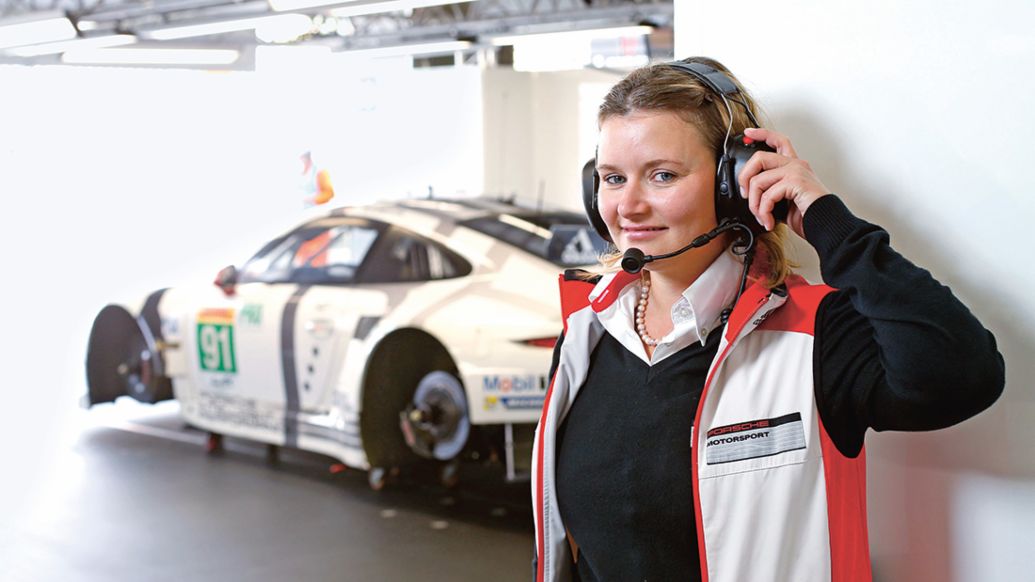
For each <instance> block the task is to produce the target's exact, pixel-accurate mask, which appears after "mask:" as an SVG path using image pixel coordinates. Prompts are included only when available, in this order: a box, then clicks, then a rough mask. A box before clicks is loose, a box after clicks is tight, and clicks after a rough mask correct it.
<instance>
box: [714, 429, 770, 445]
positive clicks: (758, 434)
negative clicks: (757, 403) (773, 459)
mask: <svg viewBox="0 0 1035 582" xmlns="http://www.w3.org/2000/svg"><path fill="white" fill-rule="evenodd" d="M767 436H769V431H765V432H756V433H751V434H744V435H740V436H731V437H723V438H721V439H712V440H710V441H708V446H709V447H710V446H712V445H728V444H730V443H739V442H741V441H746V440H749V439H764V438H766V437H767Z"/></svg>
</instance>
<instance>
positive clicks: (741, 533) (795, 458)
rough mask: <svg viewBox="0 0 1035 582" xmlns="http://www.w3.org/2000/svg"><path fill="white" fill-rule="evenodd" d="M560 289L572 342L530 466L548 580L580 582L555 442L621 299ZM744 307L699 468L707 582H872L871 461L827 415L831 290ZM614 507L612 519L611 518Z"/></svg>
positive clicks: (729, 333)
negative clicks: (818, 340)
mask: <svg viewBox="0 0 1035 582" xmlns="http://www.w3.org/2000/svg"><path fill="white" fill-rule="evenodd" d="M631 280H633V279H632V278H629V277H623V276H622V274H621V273H620V274H619V275H618V276H616V277H615V279H614V281H613V282H612V285H609V287H611V288H613V289H611V290H610V292H609V291H607V290H605V291H604V292H603V293H601V294H600V296H598V297H596V298H594V301H593V303H590V298H589V293H590V291H592V290H593V288H594V285H593V284H591V283H589V282H585V281H566V280H565V279H564V277H563V276H562V277H561V307H562V311H563V313H564V326H565V327H564V329H565V336H564V343H563V345H562V346H561V352H560V359H559V363H558V366H557V370H556V372H555V374H554V377H553V378H552V379H551V383H550V388H549V391H548V392H547V395H546V401H545V404H544V405H543V411H542V415H541V417H540V421H539V426H538V428H537V429H536V438H535V445H534V449H533V460H532V467H533V468H532V502H533V510H534V513H535V529H536V553H537V571H536V582H547V581H549V582H560V581H566V580H570V579H571V577H572V576H571V569H572V554H571V548H570V546H569V543H568V540H567V538H566V534H565V528H564V524H563V523H562V521H561V515H560V511H559V510H558V507H557V491H556V487H555V482H554V479H555V475H556V471H555V467H556V460H555V457H554V453H555V450H556V441H555V437H556V433H557V428H558V426H560V424H561V422H562V420H563V419H564V417H565V415H566V414H567V413H568V410H570V408H571V404H572V402H574V399H575V396H576V394H577V392H578V390H579V388H580V387H581V386H582V384H583V383H584V382H585V380H586V376H587V374H588V368H589V359H590V354H592V352H593V349H594V347H595V346H596V344H597V342H598V341H599V339H600V338H601V336H602V335H603V334H604V333H606V332H605V331H604V330H603V327H602V326H601V324H600V322H599V321H598V319H597V317H596V313H595V312H594V309H596V310H598V311H599V310H602V309H605V308H606V307H607V306H608V305H609V303H610V302H611V301H613V300H614V298H615V297H616V296H617V295H618V292H619V291H620V290H621V287H622V286H624V285H625V284H627V283H628V282H630V281H631ZM781 291H782V290H780V291H770V290H768V289H766V288H764V287H762V286H758V285H754V286H751V287H749V288H748V289H747V290H745V292H744V294H743V296H742V297H741V298H740V301H739V302H738V303H737V305H736V307H735V309H734V310H733V313H732V315H731V316H730V319H729V322H728V324H727V325H726V328H725V329H724V330H723V337H722V339H721V341H720V343H719V349H718V354H717V355H716V357H715V360H714V361H713V362H712V365H711V368H710V370H709V372H708V377H707V379H706V381H705V385H704V390H703V392H702V394H701V398H700V401H699V404H698V408H697V413H696V417H695V419H694V424H693V426H694V429H693V431H692V435H688V438H692V439H693V448H692V450H693V459H692V460H691V465H692V475H693V479H694V488H693V489H694V509H695V514H696V523H697V539H698V546H699V547H698V550H699V552H700V557H701V570H702V573H701V574H702V579H703V580H704V581H705V582H766V581H772V582H813V581H815V582H819V581H824V582H829V581H835V582H869V581H870V580H871V578H872V576H871V571H870V557H869V545H868V540H867V529H866V469H865V454H864V453H860V454H859V456H858V457H856V458H848V457H845V456H844V455H842V454H841V453H840V452H839V451H838V450H837V448H836V447H835V446H834V443H833V442H832V441H831V439H830V437H829V436H828V435H827V432H826V430H825V429H824V427H823V423H822V421H821V419H820V418H819V414H818V412H817V409H816V398H815V387H814V384H813V382H814V380H813V344H814V325H815V320H816V310H817V308H818V307H819V303H820V301H821V300H822V299H823V297H824V296H825V295H826V294H827V293H829V292H830V291H832V289H831V288H830V287H826V286H813V285H809V284H808V283H807V282H805V281H804V280H803V279H801V278H800V277H796V276H795V277H792V278H789V279H788V281H787V285H786V291H787V292H786V293H782V292H781ZM607 510H608V508H606V507H601V508H600V511H607Z"/></svg>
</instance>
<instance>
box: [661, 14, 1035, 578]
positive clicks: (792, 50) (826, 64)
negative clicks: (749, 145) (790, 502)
mask: <svg viewBox="0 0 1035 582" xmlns="http://www.w3.org/2000/svg"><path fill="white" fill-rule="evenodd" d="M725 22H728V23H729V24H723V25H717V24H716V23H725ZM1032 23H1035V9H1033V5H1032V3H1031V2H1029V1H1028V0H1001V1H998V2H994V3H988V4H976V3H973V2H958V1H953V2H946V1H944V0H938V1H936V0H918V1H915V2H896V1H893V0H877V1H874V2H855V3H833V4H832V3H830V2H822V1H820V0H789V1H785V2H775V3H774V2H765V1H762V0H749V1H743V2H739V3H736V5H735V7H734V6H733V5H731V4H729V3H715V2H702V1H697V0H688V1H685V2H677V4H676V26H675V29H676V55H677V56H679V57H686V56H690V55H697V54H703V55H709V56H713V57H716V58H718V59H719V60H720V61H722V62H723V63H725V64H726V65H727V66H728V67H730V68H731V69H732V70H733V71H734V73H736V74H737V75H738V76H739V77H740V79H741V80H742V81H744V82H745V83H746V85H747V86H748V87H749V89H751V90H753V92H754V93H755V95H756V97H758V98H760V100H761V101H762V103H763V105H764V106H765V107H766V109H767V111H768V113H769V115H770V117H771V119H772V121H773V125H774V128H775V129H777V130H779V131H782V132H785V133H787V134H789V135H790V136H791V137H792V138H793V140H794V142H795V145H796V147H797V149H798V151H799V153H800V154H801V155H802V157H804V158H806V159H808V160H809V161H810V162H811V163H812V165H813V167H814V168H815V169H816V170H817V171H818V173H819V174H820V176H821V178H822V179H823V180H824V181H825V182H826V184H827V185H828V186H829V187H830V188H831V189H832V190H834V191H835V192H837V193H839V194H840V195H841V196H842V197H843V198H844V199H845V200H846V202H847V204H848V205H849V207H851V208H852V209H853V210H854V211H855V212H856V213H857V214H859V215H861V216H863V217H865V218H867V219H869V220H871V221H873V222H876V223H877V224H880V225H882V226H884V227H885V228H887V229H888V230H889V231H890V233H891V236H892V244H893V245H894V246H895V247H896V248H897V249H898V250H899V251H901V252H902V253H903V254H905V255H906V256H907V257H909V258H911V259H913V260H914V261H915V262H917V263H919V264H921V265H923V266H925V267H927V268H929V269H930V270H931V271H932V272H933V273H934V275H935V276H936V277H937V278H938V279H939V280H941V281H942V282H944V283H946V284H948V285H949V286H951V287H952V288H953V290H954V291H955V292H956V293H957V295H958V296H959V297H960V298H961V299H963V300H964V302H965V303H967V305H969V306H970V307H971V309H972V310H973V311H974V312H975V313H976V314H977V316H978V317H979V318H980V319H981V320H982V322H984V323H985V324H986V325H987V326H988V327H989V328H990V329H991V330H992V331H993V332H994V333H995V335H996V338H997V339H998V341H999V345H1000V351H1001V352H1002V353H1003V355H1004V357H1005V358H1006V368H1007V388H1006V393H1005V395H1004V396H1003V398H1002V399H1001V400H1000V401H999V402H998V403H997V404H996V405H995V406H994V407H993V408H992V409H991V410H989V411H987V412H985V413H984V414H982V415H980V416H978V417H976V418H974V419H971V420H969V421H967V422H964V423H963V424H961V425H959V426H956V427H953V428H951V429H948V430H944V431H937V432H932V433H920V434H903V433H899V434H893V433H886V434H875V433H871V434H870V436H869V437H868V440H867V451H868V459H869V465H870V475H869V502H870V505H869V513H870V540H871V549H872V555H873V563H874V569H875V577H876V579H877V580H884V581H900V580H909V581H911V582H922V581H927V580H931V581H935V580H937V581H939V582H970V581H972V580H981V581H982V582H988V581H998V580H1004V581H1005V580H1015V579H1030V578H1031V573H1030V564H1031V559H1032V557H1031V551H1032V549H1033V548H1035V452H1033V451H1035V449H1033V444H1035V422H1033V420H1035V395H1033V392H1032V389H1031V381H1032V379H1033V378H1035V359H1033V358H1032V355H1033V354H1035V333H1033V332H1032V331H1031V330H1032V329H1033V326H1035V308H1033V307H1032V306H1031V305H1032V304H1031V302H1030V301H1029V300H1028V299H1029V295H1030V290H1031V289H1032V288H1033V286H1035V271H1033V270H1032V269H1031V268H1030V262H1031V261H1030V257H1029V256H1028V255H1029V254H1030V253H1028V252H1027V249H1028V247H1029V246H1030V245H1029V244H1028V238H1029V237H1028V233H1030V232H1031V227H1030V221H1031V219H1032V216H1035V197H1033V196H1032V187H1031V179H1030V175H1029V174H1030V169H1031V159H1032V153H1031V152H1032V148H1031V146H1030V142H1031V136H1032V135H1033V133H1035V112H1033V110H1032V107H1031V96H1032V95H1033V94H1035V77H1033V75H1032V71H1035V34H1033V33H1032ZM731 39H736V40H735V41H732V40H731Z"/></svg>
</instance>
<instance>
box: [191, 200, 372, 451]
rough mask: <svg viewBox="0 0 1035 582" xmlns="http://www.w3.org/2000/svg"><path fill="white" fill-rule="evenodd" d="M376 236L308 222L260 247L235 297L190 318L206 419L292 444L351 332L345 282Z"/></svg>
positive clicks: (341, 222)
mask: <svg viewBox="0 0 1035 582" xmlns="http://www.w3.org/2000/svg"><path fill="white" fill-rule="evenodd" d="M381 230H382V227H380V226H379V225H376V224H372V223H370V222H368V221H365V220H358V219H351V218H347V217H343V216H332V217H327V218H323V219H318V220H315V221H312V222H309V223H307V224H305V225H303V226H302V227H300V228H298V229H296V230H294V231H292V232H291V233H289V234H287V235H285V236H283V237H281V238H279V239H276V240H274V241H272V242H271V243H269V244H268V245H266V247H265V248H263V249H262V250H261V251H259V253H257V254H256V255H255V257H253V258H252V259H251V260H250V261H248V263H247V264H246V265H245V266H244V267H243V268H242V270H241V273H240V276H239V283H238V285H237V289H236V293H235V294H234V295H233V296H231V297H228V298H225V299H224V300H223V301H221V302H220V303H219V305H213V306H211V307H209V308H206V309H202V310H201V311H200V312H199V313H198V314H197V334H196V338H197V350H196V353H197V354H198V366H197V369H198V371H199V382H198V388H199V393H200V394H199V396H200V398H201V399H202V400H203V402H202V403H201V406H200V407H199V408H200V409H201V411H202V414H204V415H215V416H216V417H217V418H209V419H208V420H211V421H215V422H218V423H228V424H233V425H235V426H236V427H237V428H238V432H240V431H241V430H243V431H246V432H248V431H251V430H254V431H258V432H263V433H269V432H271V431H272V432H275V433H278V434H280V433H284V438H285V442H286V443H288V444H291V442H292V441H293V435H292V434H290V433H292V432H293V430H292V427H293V426H294V425H295V421H296V418H297V415H298V413H299V412H300V411H301V410H304V409H306V408H310V407H311V408H320V406H319V402H320V401H321V400H322V398H323V395H326V394H327V393H328V390H327V386H328V384H329V381H328V380H329V376H328V374H329V373H330V370H333V369H334V363H335V362H336V361H340V353H342V351H343V349H344V343H345V341H347V334H345V331H346V330H347V331H348V332H351V330H352V329H353V328H354V327H355V316H352V315H350V313H351V312H350V311H349V309H348V308H347V306H348V304H349V299H348V297H347V294H348V285H349V283H351V282H352V281H353V280H354V278H355V272H356V270H357V269H358V267H359V265H360V264H361V263H362V261H363V259H364V257H365V255H366V253H367V251H368V250H369V249H370V246H371V245H372V244H373V243H374V241H375V240H376V239H377V238H378V236H380V232H381ZM324 287H329V288H332V289H333V290H334V291H335V293H334V294H333V295H334V297H328V296H327V294H326V293H322V292H320V291H318V290H320V289H322V288H324ZM310 294H312V297H310V299H313V301H307V299H306V298H307V296H308V295H310ZM300 340H302V341H300ZM315 362H321V363H322V365H317V364H316V363H315ZM306 373H308V377H306V378H305V379H301V378H300V374H302V375H304V374H306ZM300 380H302V381H300ZM303 393H304V394H306V395H307V397H306V398H305V402H303V398H302V394H303ZM310 394H311V395H312V397H311V398H310V397H309V396H308V395H310ZM314 411H315V410H314ZM256 436H257V435H256Z"/></svg>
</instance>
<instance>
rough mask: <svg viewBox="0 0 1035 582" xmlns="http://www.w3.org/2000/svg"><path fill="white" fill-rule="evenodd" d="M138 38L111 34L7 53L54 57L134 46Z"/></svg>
mask: <svg viewBox="0 0 1035 582" xmlns="http://www.w3.org/2000/svg"><path fill="white" fill-rule="evenodd" d="M136 41H137V37H135V36H133V35H132V34H109V35H105V36H95V37H93V38H76V39H73V40H63V41H61V42H47V43H43V44H33V45H29V46H20V47H17V48H12V49H7V50H6V51H4V52H5V53H7V54H9V55H12V56H16V57H38V56H41V55H54V54H57V53H63V52H66V51H70V50H77V49H99V48H105V47H112V46H125V45H127V44H133V43H135V42H136Z"/></svg>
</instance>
